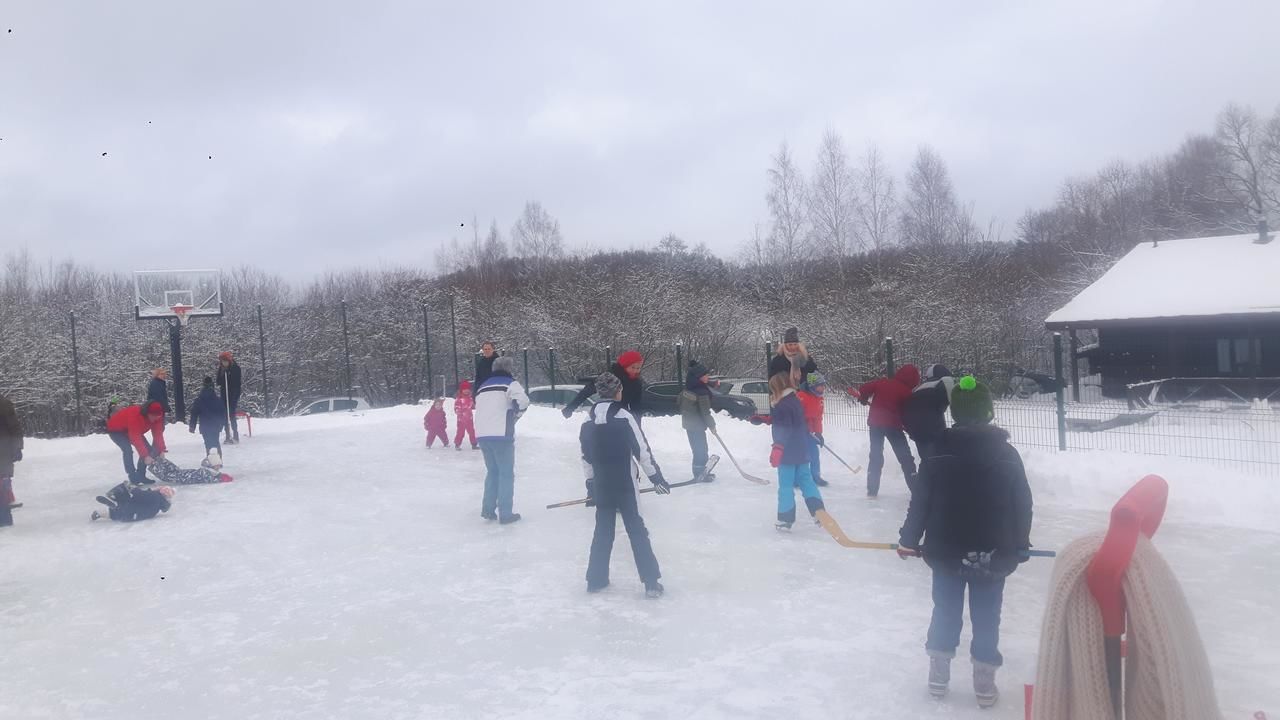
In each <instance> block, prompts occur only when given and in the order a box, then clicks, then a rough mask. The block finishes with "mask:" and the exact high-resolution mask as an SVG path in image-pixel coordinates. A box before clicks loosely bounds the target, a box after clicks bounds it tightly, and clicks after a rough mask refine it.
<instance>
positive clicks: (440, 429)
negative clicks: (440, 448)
mask: <svg viewBox="0 0 1280 720" xmlns="http://www.w3.org/2000/svg"><path fill="white" fill-rule="evenodd" d="M422 427H423V429H424V430H426V431H427V449H428V450H430V449H431V446H432V445H434V444H435V442H436V438H440V442H441V443H443V444H444V446H445V447H446V448H447V447H449V418H448V417H446V416H445V414H444V398H442V397H438V398H436V399H435V400H432V401H431V409H430V410H428V411H427V414H426V415H424V416H422Z"/></svg>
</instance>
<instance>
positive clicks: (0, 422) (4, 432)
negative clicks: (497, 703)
mask: <svg viewBox="0 0 1280 720" xmlns="http://www.w3.org/2000/svg"><path fill="white" fill-rule="evenodd" d="M21 460H22V423H21V422H20V421H19V420H18V411H17V409H16V408H14V407H13V403H12V402H10V401H9V398H7V397H5V396H3V395H0V527H8V526H10V525H12V524H13V504H14V503H15V502H16V500H17V499H16V498H15V497H14V496H13V465H14V463H16V462H19V461H21Z"/></svg>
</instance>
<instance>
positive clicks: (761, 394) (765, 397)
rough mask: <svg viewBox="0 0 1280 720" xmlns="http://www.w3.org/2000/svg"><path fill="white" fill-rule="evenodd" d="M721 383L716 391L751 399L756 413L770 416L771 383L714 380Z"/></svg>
mask: <svg viewBox="0 0 1280 720" xmlns="http://www.w3.org/2000/svg"><path fill="white" fill-rule="evenodd" d="M713 379H715V380H716V381H717V382H719V383H720V384H719V386H717V387H716V390H719V391H720V392H722V393H725V394H727V395H741V396H742V397H746V398H751V402H753V403H755V404H756V412H758V413H760V414H761V415H769V414H771V413H772V412H773V408H772V407H771V406H770V405H769V381H768V380H761V379H760V378H713Z"/></svg>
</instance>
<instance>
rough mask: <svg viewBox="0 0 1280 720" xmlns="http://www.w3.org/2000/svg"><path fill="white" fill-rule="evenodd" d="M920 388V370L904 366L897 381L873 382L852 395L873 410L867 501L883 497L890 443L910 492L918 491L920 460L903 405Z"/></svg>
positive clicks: (911, 366)
mask: <svg viewBox="0 0 1280 720" xmlns="http://www.w3.org/2000/svg"><path fill="white" fill-rule="evenodd" d="M919 384H920V370H919V369H918V368H916V366H915V365H903V366H902V367H900V368H898V371H897V372H896V373H894V374H893V377H891V378H888V377H885V378H880V379H879V380H872V381H871V382H869V383H867V384H866V385H863V386H862V387H860V388H858V389H857V390H854V391H851V393H850V394H852V395H853V396H854V397H856V398H858V401H859V402H861V403H862V404H863V405H870V406H871V414H870V415H868V416H867V430H868V432H869V433H870V434H871V459H870V461H869V462H868V463H867V497H875V496H877V495H879V494H880V471H881V470H883V469H884V441H885V440H888V441H889V446H890V447H892V448H893V454H894V455H895V456H897V458H898V463H899V464H901V465H902V476H903V477H904V478H906V481H907V489H908V490H910V489H912V488H914V487H915V481H916V459H915V458H914V457H912V456H911V446H910V445H908V444H907V436H906V434H905V433H904V432H903V431H902V404H903V403H904V402H906V400H907V398H909V397H911V391H912V390H914V389H915V387H916V385H919Z"/></svg>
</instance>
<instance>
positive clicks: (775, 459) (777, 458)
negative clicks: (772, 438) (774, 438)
mask: <svg viewBox="0 0 1280 720" xmlns="http://www.w3.org/2000/svg"><path fill="white" fill-rule="evenodd" d="M769 464H770V465H771V466H773V467H778V466H779V465H781V464H782V445H781V444H779V443H774V444H773V450H771V451H770V452H769Z"/></svg>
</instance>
